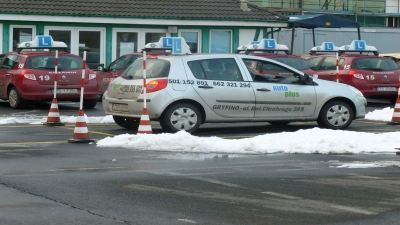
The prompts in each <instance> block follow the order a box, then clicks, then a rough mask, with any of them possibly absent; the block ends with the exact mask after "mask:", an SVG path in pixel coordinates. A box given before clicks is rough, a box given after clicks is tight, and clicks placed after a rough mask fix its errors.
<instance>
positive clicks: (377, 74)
mask: <svg viewBox="0 0 400 225" xmlns="http://www.w3.org/2000/svg"><path fill="white" fill-rule="evenodd" d="M353 42H354V41H353ZM356 42H358V41H356ZM359 42H360V43H362V44H361V46H365V48H364V49H354V48H353V47H354V44H353V43H352V44H351V45H346V46H343V47H340V48H339V49H338V56H339V59H338V66H339V73H338V79H339V82H341V83H345V84H348V85H351V86H353V87H355V88H357V89H359V90H360V91H361V92H362V93H363V95H364V96H365V97H367V98H375V99H387V100H389V101H390V102H392V103H395V102H396V100H397V97H398V86H399V76H400V70H399V67H398V66H397V65H396V63H395V62H394V61H393V60H392V59H390V58H386V57H381V56H378V52H377V50H376V49H375V48H374V47H372V46H367V45H365V42H363V41H359ZM319 52H321V51H319ZM315 53H317V52H315ZM336 60H337V59H336V54H311V55H310V57H309V58H308V59H306V62H307V64H308V65H309V67H310V68H311V69H313V70H315V71H316V72H317V73H318V78H320V79H324V80H331V81H336V79H337V77H336V73H337V71H336Z"/></svg>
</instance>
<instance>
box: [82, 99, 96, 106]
mask: <svg viewBox="0 0 400 225" xmlns="http://www.w3.org/2000/svg"><path fill="white" fill-rule="evenodd" d="M97 101H98V99H97V98H94V99H84V100H83V108H85V109H93V108H94V107H96V105H97Z"/></svg>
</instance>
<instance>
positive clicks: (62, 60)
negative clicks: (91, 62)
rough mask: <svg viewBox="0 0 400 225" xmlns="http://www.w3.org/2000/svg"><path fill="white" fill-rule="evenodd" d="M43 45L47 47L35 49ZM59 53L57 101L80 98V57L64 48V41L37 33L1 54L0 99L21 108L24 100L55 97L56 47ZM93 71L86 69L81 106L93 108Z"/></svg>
mask: <svg viewBox="0 0 400 225" xmlns="http://www.w3.org/2000/svg"><path fill="white" fill-rule="evenodd" d="M37 49H42V50H43V49H44V50H49V51H37ZM54 49H59V50H62V51H59V55H58V72H57V75H58V80H57V83H58V85H57V93H56V94H57V100H58V101H75V102H79V101H80V96H81V94H80V92H81V86H82V58H81V57H79V56H77V55H74V54H70V53H68V52H66V49H67V45H66V44H65V43H64V42H58V41H53V39H52V37H51V36H43V35H41V36H37V37H36V38H35V39H34V40H33V41H30V42H23V43H21V44H20V46H19V48H18V49H17V51H15V52H8V53H4V54H0V99H3V100H8V101H9V104H10V106H11V108H23V107H24V106H25V105H26V103H27V102H40V101H49V100H52V99H53V98H54V78H55V62H56V60H55V54H56V53H55V50H54ZM95 78H96V74H95V73H94V72H93V71H92V70H89V69H87V70H86V72H85V83H84V87H85V91H84V95H83V98H84V99H83V107H85V108H93V107H95V106H96V104H97V100H98V84H97V81H96V79H95Z"/></svg>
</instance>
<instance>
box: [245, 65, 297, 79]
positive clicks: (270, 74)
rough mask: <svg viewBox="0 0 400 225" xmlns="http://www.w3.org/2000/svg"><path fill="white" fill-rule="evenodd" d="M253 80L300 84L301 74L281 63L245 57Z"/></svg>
mask: <svg viewBox="0 0 400 225" xmlns="http://www.w3.org/2000/svg"><path fill="white" fill-rule="evenodd" d="M243 62H244V63H245V65H246V66H247V69H248V70H249V73H250V75H251V77H252V78H253V81H255V82H268V83H280V84H300V77H299V74H296V73H295V72H294V71H291V70H289V69H287V68H285V67H283V66H281V65H278V64H275V63H272V62H266V61H261V60H254V59H243Z"/></svg>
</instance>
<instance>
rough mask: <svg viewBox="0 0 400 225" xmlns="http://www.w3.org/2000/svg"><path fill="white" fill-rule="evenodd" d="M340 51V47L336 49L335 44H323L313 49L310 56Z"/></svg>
mask: <svg viewBox="0 0 400 225" xmlns="http://www.w3.org/2000/svg"><path fill="white" fill-rule="evenodd" d="M337 51H339V47H336V46H335V44H334V43H333V42H322V45H321V46H315V47H313V48H311V50H310V54H311V55H312V54H314V53H316V52H337Z"/></svg>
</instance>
